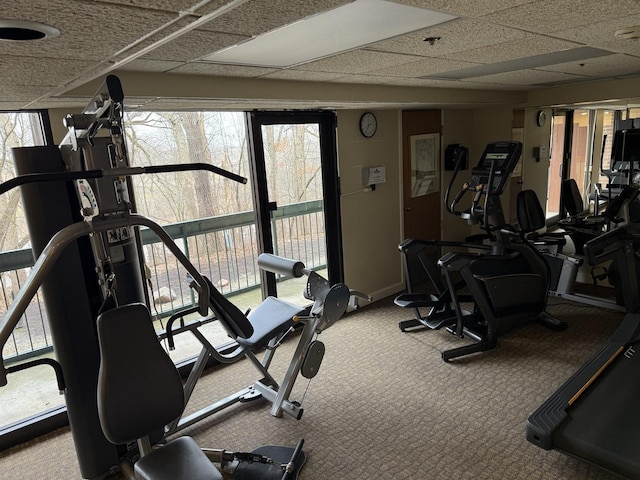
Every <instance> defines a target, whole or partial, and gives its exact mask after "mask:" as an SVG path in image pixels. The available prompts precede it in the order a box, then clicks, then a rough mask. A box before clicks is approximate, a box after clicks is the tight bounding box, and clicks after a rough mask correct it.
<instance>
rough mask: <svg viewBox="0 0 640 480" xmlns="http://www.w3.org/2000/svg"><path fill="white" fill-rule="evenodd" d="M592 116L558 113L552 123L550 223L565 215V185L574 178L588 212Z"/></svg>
mask: <svg viewBox="0 0 640 480" xmlns="http://www.w3.org/2000/svg"><path fill="white" fill-rule="evenodd" d="M592 135H593V128H592V115H591V113H590V111H588V110H568V111H556V112H554V114H553V117H552V123H551V160H550V162H549V173H548V175H549V176H548V189H547V211H546V217H547V220H549V219H552V220H553V219H557V218H562V217H564V216H565V215H566V212H565V208H564V205H563V203H562V184H563V182H564V181H565V180H567V179H569V178H572V179H574V180H575V181H576V183H577V185H578V189H579V190H580V193H581V194H582V198H583V202H584V205H585V209H587V208H588V203H587V201H586V199H587V193H588V192H587V190H588V188H589V178H590V175H589V174H590V170H591V154H590V152H591V149H592V147H593V138H592Z"/></svg>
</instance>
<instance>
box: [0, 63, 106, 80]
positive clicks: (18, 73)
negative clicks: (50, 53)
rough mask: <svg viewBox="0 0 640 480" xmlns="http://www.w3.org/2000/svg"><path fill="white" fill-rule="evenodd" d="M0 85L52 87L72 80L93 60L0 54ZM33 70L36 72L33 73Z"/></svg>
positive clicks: (91, 64) (89, 66) (92, 64)
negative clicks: (0, 67)
mask: <svg viewBox="0 0 640 480" xmlns="http://www.w3.org/2000/svg"><path fill="white" fill-rule="evenodd" d="M0 64H1V65H2V72H1V73H0V85H6V86H18V85H27V86H34V85H42V86H50V87H54V86H57V85H60V84H64V83H65V82H67V81H70V80H72V79H73V78H75V76H76V75H77V74H79V73H81V72H83V71H84V70H87V69H89V68H91V67H93V66H94V65H95V64H94V63H93V62H88V61H86V60H70V59H60V58H33V57H13V56H9V55H0ZM34 72H38V73H37V75H34Z"/></svg>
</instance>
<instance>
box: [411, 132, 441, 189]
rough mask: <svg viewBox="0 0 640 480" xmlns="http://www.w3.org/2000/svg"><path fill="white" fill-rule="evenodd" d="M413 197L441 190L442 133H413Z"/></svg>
mask: <svg viewBox="0 0 640 480" xmlns="http://www.w3.org/2000/svg"><path fill="white" fill-rule="evenodd" d="M409 141H410V144H411V198H415V197H420V196H422V195H427V194H429V193H434V192H438V191H439V190H440V134H439V133H428V134H422V135H411V136H410V137H409Z"/></svg>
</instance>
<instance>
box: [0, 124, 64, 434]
mask: <svg viewBox="0 0 640 480" xmlns="http://www.w3.org/2000/svg"><path fill="white" fill-rule="evenodd" d="M47 124H48V117H47V116H46V115H45V114H43V113H41V112H0V183H3V182H6V181H7V180H10V179H12V178H14V177H15V171H14V165H13V155H12V152H11V149H12V148H15V147H30V146H37V145H45V144H46V143H47V139H50V138H51V133H50V132H49V131H48V129H47V127H45V125H47ZM29 250H30V243H29V232H28V230H27V226H26V221H25V218H24V212H23V208H22V202H21V199H20V190H19V189H17V188H14V189H12V190H10V191H8V192H6V193H4V194H3V195H1V196H0V257H1V260H0V317H2V316H3V315H4V313H5V312H6V311H7V308H8V307H9V306H10V305H11V302H12V301H13V299H14V298H15V296H16V295H17V293H18V291H19V289H20V285H21V284H22V283H23V282H24V279H25V278H26V277H27V275H28V273H29V268H30V266H31V264H32V261H31V254H30V252H29ZM25 253H26V255H25ZM20 322H21V323H20V324H19V328H16V329H15V330H14V332H13V334H12V335H11V338H10V340H9V341H8V342H7V344H6V347H5V348H4V350H3V352H2V354H3V357H4V359H5V360H6V361H5V364H11V362H12V361H15V360H17V359H18V358H24V357H28V356H35V355H48V356H51V355H53V354H52V352H51V338H50V336H49V332H48V326H47V321H46V314H45V311H44V305H43V304H42V302H41V300H40V298H39V297H38V296H36V298H35V299H34V300H33V301H32V305H31V306H30V307H29V308H28V309H27V312H26V313H25V315H24V316H23V318H22V320H21V321H20ZM9 384H10V387H4V388H2V389H0V403H2V405H3V408H2V409H0V431H1V430H2V427H3V426H6V425H10V424H12V423H14V422H18V421H20V420H21V419H23V418H26V417H30V416H32V415H36V414H39V413H41V412H43V411H45V410H49V409H53V408H57V407H60V406H61V405H62V404H63V403H64V398H63V397H61V396H60V395H59V394H58V387H57V385H56V381H55V377H54V375H53V373H52V371H51V370H50V369H49V368H48V367H45V366H43V367H37V368H32V369H29V370H28V371H27V372H21V373H16V374H12V375H11V378H10V379H9ZM25 399H28V401H25ZM11 405H13V406H15V407H16V408H5V406H11Z"/></svg>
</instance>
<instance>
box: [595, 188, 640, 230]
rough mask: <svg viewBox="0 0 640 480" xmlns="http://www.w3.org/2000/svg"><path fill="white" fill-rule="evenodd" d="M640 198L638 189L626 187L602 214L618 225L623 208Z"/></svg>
mask: <svg viewBox="0 0 640 480" xmlns="http://www.w3.org/2000/svg"><path fill="white" fill-rule="evenodd" d="M637 196H638V189H637V188H634V187H628V186H627V187H624V188H623V189H622V192H620V194H618V195H616V196H615V197H614V198H613V199H612V200H611V202H609V205H607V208H606V210H605V211H604V213H603V214H602V215H603V216H604V217H607V218H609V219H611V220H613V221H614V222H616V223H618V221H619V220H620V219H618V218H617V217H618V215H620V213H621V211H622V209H623V207H624V206H625V205H628V204H630V203H631V202H632V201H633V200H635V198H636V197H637Z"/></svg>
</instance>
